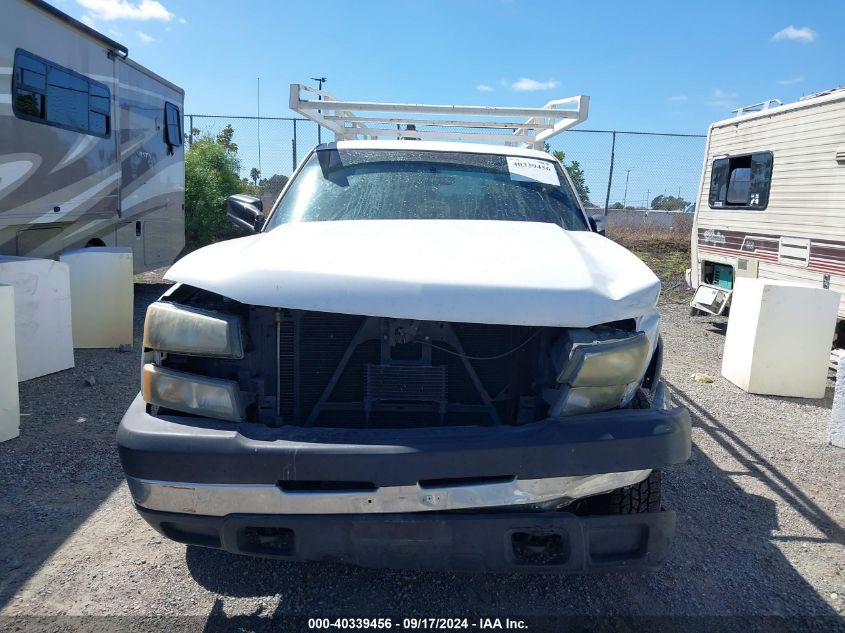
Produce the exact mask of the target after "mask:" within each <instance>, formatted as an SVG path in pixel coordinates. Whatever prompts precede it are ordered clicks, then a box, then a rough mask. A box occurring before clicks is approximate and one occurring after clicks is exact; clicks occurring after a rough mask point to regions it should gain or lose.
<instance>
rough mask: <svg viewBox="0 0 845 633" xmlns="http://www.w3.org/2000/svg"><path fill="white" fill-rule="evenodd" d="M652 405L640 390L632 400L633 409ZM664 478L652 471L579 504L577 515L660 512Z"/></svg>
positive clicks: (657, 471)
mask: <svg viewBox="0 0 845 633" xmlns="http://www.w3.org/2000/svg"><path fill="white" fill-rule="evenodd" d="M650 407H651V403H650V402H649V401H648V398H647V397H646V395H645V393H644V392H643V391H642V390H641V389H640V390H638V391H637V393H636V394H634V398H633V400H631V408H633V409H648V408H650ZM661 489H662V477H661V475H660V471H659V470H652V471H651V474H649V476H648V477H646V478H645V479H643V480H642V481H641V482H639V483H636V484H634V485H632V486H625V487H624V488H617V489H616V490H611V491H610V492H606V493H604V494H601V495H596V496H595V497H588V498H587V499H582V500H581V501H579V502H578V506H577V508H576V509H575V512H576V514H579V515H590V514H638V513H640V512H660V500H661Z"/></svg>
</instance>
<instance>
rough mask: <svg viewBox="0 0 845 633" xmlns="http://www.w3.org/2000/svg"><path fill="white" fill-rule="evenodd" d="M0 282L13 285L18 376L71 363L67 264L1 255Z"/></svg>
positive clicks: (34, 374) (40, 373) (27, 377)
mask: <svg viewBox="0 0 845 633" xmlns="http://www.w3.org/2000/svg"><path fill="white" fill-rule="evenodd" d="M0 284H6V285H9V286H12V287H13V288H14V294H15V345H16V347H17V366H18V372H17V373H18V380H20V381H24V380H30V379H32V378H37V377H39V376H44V375H46V374H52V373H53V372H57V371H61V370H63V369H70V368H71V367H73V339H72V336H71V332H72V330H71V322H70V319H71V316H70V280H69V275H68V267H67V266H66V265H65V264H62V263H60V262H56V261H53V260H52V259H37V258H33V257H6V256H2V257H0Z"/></svg>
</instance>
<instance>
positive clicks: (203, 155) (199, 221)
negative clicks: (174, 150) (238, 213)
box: [185, 136, 245, 246]
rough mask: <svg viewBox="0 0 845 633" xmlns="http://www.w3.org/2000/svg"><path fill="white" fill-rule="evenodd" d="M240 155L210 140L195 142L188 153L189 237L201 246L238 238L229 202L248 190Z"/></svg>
mask: <svg viewBox="0 0 845 633" xmlns="http://www.w3.org/2000/svg"><path fill="white" fill-rule="evenodd" d="M239 168H240V164H239V163H238V157H237V153H236V151H232V150H231V149H230V148H227V147H226V145H225V144H223V143H220V142H219V141H215V140H214V139H212V138H211V137H210V136H205V137H202V138H198V139H195V140H194V141H193V142H192V143H191V147H190V148H189V149H188V151H187V152H185V234H186V238H187V241H188V244H189V245H191V246H201V245H204V244H208V243H210V242H214V241H217V240H220V239H226V238H229V237H233V236H235V235H238V234H239V233H238V231H237V230H236V229H235V226H234V225H233V224H232V223H231V222H230V221H229V219H228V218H227V217H226V198H227V196H230V195H232V194H233V193H241V192H242V191H244V189H245V186H244V183H243V182H242V181H241V178H240V176H239V175H238V171H239Z"/></svg>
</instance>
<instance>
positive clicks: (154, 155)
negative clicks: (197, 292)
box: [0, 0, 185, 271]
mask: <svg viewBox="0 0 845 633" xmlns="http://www.w3.org/2000/svg"><path fill="white" fill-rule="evenodd" d="M183 101H184V91H183V90H182V89H181V88H179V87H178V86H175V85H173V84H172V83H170V82H169V81H167V80H165V79H163V78H161V77H159V76H158V75H156V74H155V73H153V72H151V71H150V70H148V69H146V68H144V67H142V66H140V65H138V64H136V63H135V62H134V61H132V60H131V59H129V57H128V51H127V49H126V47H125V46H122V45H121V44H118V43H117V42H115V41H113V40H111V39H109V38H107V37H105V36H104V35H102V34H100V33H98V32H97V31H94V30H93V29H91V28H90V27H88V26H86V25H85V24H82V23H80V22H78V21H76V20H74V19H73V18H71V17H70V16H68V15H66V14H64V13H62V12H61V11H59V10H58V9H56V8H54V7H52V6H51V5H49V4H47V3H45V2H43V1H41V0H7V1H6V2H4V4H3V19H2V20H0V255H23V256H32V257H53V256H55V255H56V254H57V253H59V252H61V251H63V250H66V249H69V248H78V247H83V246H129V247H132V249H133V251H134V266H135V270H136V271H142V270H149V269H152V268H157V267H159V266H163V265H166V264H169V263H171V262H172V261H173V260H174V259H175V257H176V256H177V255H178V253H179V251H181V250H182V248H183V247H184V235H185V230H184V226H185V221H184V201H185V167H184V165H185V163H184V152H183V147H182V138H183V136H182V107H183V105H182V104H183Z"/></svg>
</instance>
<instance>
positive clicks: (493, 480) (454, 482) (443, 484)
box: [419, 475, 514, 488]
mask: <svg viewBox="0 0 845 633" xmlns="http://www.w3.org/2000/svg"><path fill="white" fill-rule="evenodd" d="M513 480H514V476H513V475H490V476H486V477H449V478H445V479H421V480H420V481H419V486H420V488H451V487H458V486H478V485H481V484H504V483H508V482H511V481H513Z"/></svg>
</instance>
